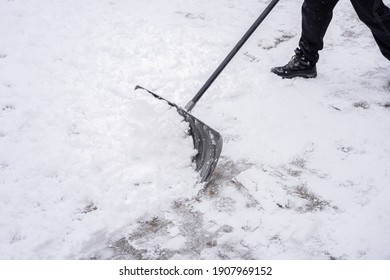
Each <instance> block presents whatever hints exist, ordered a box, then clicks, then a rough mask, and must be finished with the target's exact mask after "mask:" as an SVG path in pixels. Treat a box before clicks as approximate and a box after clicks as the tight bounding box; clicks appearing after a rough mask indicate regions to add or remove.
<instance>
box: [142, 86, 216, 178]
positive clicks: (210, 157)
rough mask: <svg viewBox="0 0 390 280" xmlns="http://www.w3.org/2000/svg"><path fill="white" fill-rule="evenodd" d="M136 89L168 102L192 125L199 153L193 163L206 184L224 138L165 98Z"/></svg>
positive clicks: (191, 131)
mask: <svg viewBox="0 0 390 280" xmlns="http://www.w3.org/2000/svg"><path fill="white" fill-rule="evenodd" d="M135 89H136V90H137V89H143V90H145V91H147V92H149V93H150V94H151V95H153V96H154V97H155V98H158V99H160V100H163V101H166V102H167V103H168V104H169V105H170V106H172V107H175V108H176V109H177V112H178V113H179V114H180V115H181V116H182V117H183V118H184V120H185V121H186V122H188V123H189V125H190V130H189V134H190V135H191V136H192V139H193V141H194V148H195V149H196V150H197V151H198V153H197V154H196V156H195V157H194V158H193V161H195V163H196V171H197V172H199V174H200V178H201V179H200V182H206V181H208V180H209V179H210V177H211V175H212V174H213V171H214V169H215V167H216V166H217V163H218V159H219V156H220V154H221V151H222V136H221V134H219V133H218V132H217V131H216V130H214V129H212V128H211V127H209V126H208V125H206V124H205V123H203V122H202V121H200V120H199V119H197V118H195V117H194V116H193V115H191V114H190V113H188V112H187V111H186V110H184V109H182V108H180V107H179V106H177V105H176V104H174V103H172V102H170V101H168V100H166V99H165V98H163V97H161V96H159V95H157V94H155V93H153V92H151V91H150V90H147V89H145V88H143V87H141V86H136V87H135Z"/></svg>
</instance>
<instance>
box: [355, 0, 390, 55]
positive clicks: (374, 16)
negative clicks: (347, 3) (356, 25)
mask: <svg viewBox="0 0 390 280" xmlns="http://www.w3.org/2000/svg"><path fill="white" fill-rule="evenodd" d="M351 2H352V5H353V7H354V8H355V11H356V13H357V14H358V16H359V18H360V19H361V20H362V21H363V22H364V23H365V24H366V25H367V26H368V27H369V28H370V29H371V32H372V34H373V35H374V38H375V41H376V42H377V44H378V46H379V49H380V50H381V52H382V54H383V55H384V56H385V57H386V58H387V59H388V60H390V9H389V8H388V7H387V6H386V5H385V4H383V1H382V0H351Z"/></svg>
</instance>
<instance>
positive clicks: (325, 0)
mask: <svg viewBox="0 0 390 280" xmlns="http://www.w3.org/2000/svg"><path fill="white" fill-rule="evenodd" d="M362 1H370V0H362ZM337 2H338V0H305V2H304V3H303V5H302V35H301V39H300V41H299V47H300V49H301V50H302V52H303V54H304V55H305V57H306V58H307V59H308V60H310V61H312V62H314V63H316V62H317V61H318V58H319V55H318V51H319V50H322V48H323V47H324V42H323V39H324V36H325V33H326V30H327V29H328V26H329V23H330V21H331V20H332V16H333V9H334V7H335V6H336V4H337Z"/></svg>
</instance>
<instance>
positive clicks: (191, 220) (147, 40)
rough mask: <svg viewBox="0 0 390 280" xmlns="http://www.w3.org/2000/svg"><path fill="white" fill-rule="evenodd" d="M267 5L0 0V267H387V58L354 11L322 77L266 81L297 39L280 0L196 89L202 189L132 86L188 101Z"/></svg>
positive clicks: (179, 140)
mask: <svg viewBox="0 0 390 280" xmlns="http://www.w3.org/2000/svg"><path fill="white" fill-rule="evenodd" d="M268 2H269V1H265V0H246V1H240V0H215V1H212V2H210V1H206V0H198V1H191V0H169V1H168V0H148V1H141V0H132V1H125V0H110V1H105V0H101V1H92V0H85V1H76V0H69V1H59V0H55V1H53V0H50V1H49V0H41V1H32V0H13V1H11V0H10V1H7V0H1V1H0V38H1V40H0V259H390V249H389V248H390V237H389V236H390V214H389V213H390V211H389V210H390V206H389V205H390V203H389V197H390V189H389V183H390V175H389V170H390V141H388V139H390V125H389V124H390V114H389V104H390V99H389V93H390V78H389V77H390V71H389V69H390V67H389V66H390V64H389V61H387V60H386V59H385V58H384V57H383V56H382V55H381V54H380V52H379V49H378V48H377V46H376V44H375V41H374V39H373V38H372V35H371V34H370V32H369V30H368V29H367V28H366V27H365V26H364V25H363V24H362V23H361V22H360V21H359V20H358V19H357V16H356V14H355V12H354V11H353V9H352V6H351V4H350V2H349V1H340V3H339V4H338V5H337V7H336V9H335V12H334V19H333V21H332V23H331V25H330V27H329V30H328V33H327V35H326V37H325V49H324V50H323V51H322V52H321V54H320V56H321V58H320V62H319V64H318V71H319V75H318V77H317V78H316V79H314V80H313V79H310V80H305V79H292V80H282V79H280V78H279V77H276V76H275V75H273V74H271V73H270V72H269V69H270V68H271V67H273V66H276V65H282V64H284V63H285V62H287V61H288V60H289V58H290V56H291V55H292V54H293V49H294V48H295V47H296V45H297V41H298V39H299V35H300V8H301V2H302V1H298V0H293V1H280V3H279V4H278V5H277V6H276V7H275V9H274V10H273V11H272V12H271V14H270V15H269V16H268V18H267V19H266V20H265V21H264V22H263V23H262V25H261V26H260V27H259V30H257V31H256V32H255V33H254V35H253V36H252V38H251V39H250V40H248V42H247V43H246V45H245V46H244V47H243V49H242V50H241V51H240V53H239V54H238V55H237V57H236V58H235V59H234V60H233V61H232V62H231V63H230V65H229V66H228V67H227V68H226V69H225V70H224V72H223V73H222V74H221V76H220V77H219V78H218V79H217V80H216V82H215V83H214V84H213V86H212V87H211V88H210V89H209V90H208V92H206V94H205V96H204V97H203V98H202V99H201V100H200V102H199V103H198V104H197V106H196V107H195V109H194V111H193V112H192V113H193V114H194V115H195V116H196V117H197V118H199V119H200V120H202V121H203V122H205V123H206V124H208V125H210V126H211V127H213V128H214V129H216V130H217V131H218V132H220V133H221V135H222V136H223V139H224V148H223V151H222V155H221V158H220V162H219V164H218V166H217V168H216V170H215V173H214V176H213V178H212V179H211V180H210V182H208V183H207V184H198V183H197V181H198V174H197V173H196V172H195V171H194V164H193V163H192V162H191V157H192V156H193V155H194V154H195V151H194V149H193V147H192V139H191V137H190V136H189V135H188V124H187V123H185V122H183V120H182V118H181V117H180V115H179V114H177V112H176V109H174V108H172V107H170V106H169V105H168V104H166V103H165V102H162V101H159V100H157V99H155V98H153V97H152V96H150V95H149V94H148V93H147V92H144V91H141V90H137V91H133V89H134V87H135V85H137V84H140V85H142V86H145V87H147V88H148V89H150V90H152V91H154V92H156V93H158V94H160V95H162V96H164V97H165V98H167V99H168V100H171V101H172V102H174V103H176V104H178V105H179V106H184V105H185V104H186V103H187V102H188V101H189V100H190V99H191V98H192V96H193V95H195V93H196V91H197V90H198V89H199V88H200V87H201V86H202V84H203V83H204V82H205V81H206V80H207V78H208V77H209V75H210V74H211V73H212V71H214V69H215V68H216V67H217V66H218V64H219V63H220V62H221V61H222V59H223V58H224V57H225V56H226V55H227V53H228V52H229V51H230V49H231V48H232V47H233V46H234V44H235V43H236V42H237V41H238V40H239V39H240V37H241V36H242V35H243V33H244V32H245V31H246V29H247V28H248V27H249V26H250V25H251V24H252V22H253V21H254V20H255V18H256V17H257V16H258V15H259V14H260V12H261V11H262V10H263V9H264V7H265V5H266V4H267V3H268ZM384 2H385V3H386V4H387V5H389V4H390V3H389V1H384Z"/></svg>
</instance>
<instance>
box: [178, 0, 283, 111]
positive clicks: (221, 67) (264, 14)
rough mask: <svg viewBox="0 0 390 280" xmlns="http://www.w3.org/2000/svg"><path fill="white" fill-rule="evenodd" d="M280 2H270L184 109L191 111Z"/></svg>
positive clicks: (277, 0) (276, 0)
mask: <svg viewBox="0 0 390 280" xmlns="http://www.w3.org/2000/svg"><path fill="white" fill-rule="evenodd" d="M278 2H279V0H272V1H271V3H269V4H268V6H267V7H266V8H265V10H264V11H263V12H262V13H261V15H260V16H259V17H258V18H257V20H256V21H255V22H254V23H253V24H252V26H251V27H250V28H249V29H248V31H247V32H246V33H245V34H244V36H243V37H242V38H241V40H240V41H239V42H238V43H237V44H236V45H235V46H234V48H233V49H232V50H231V51H230V53H229V54H228V55H227V57H226V58H225V59H224V60H223V61H222V63H221V64H220V65H219V66H218V68H217V69H216V70H215V71H214V73H213V74H212V75H211V76H210V78H209V79H208V80H207V81H206V83H205V84H204V85H203V86H202V88H201V89H200V90H199V91H198V93H197V94H196V95H195V96H194V97H193V98H192V100H191V101H190V102H188V104H187V105H186V106H185V107H184V109H186V110H187V111H188V112H190V111H191V110H192V109H193V108H194V107H195V105H196V103H197V102H198V101H199V99H200V98H201V97H202V96H203V94H204V93H205V92H206V91H207V89H208V88H209V87H210V86H211V85H212V83H213V82H214V81H215V79H216V78H217V77H218V76H219V74H221V72H222V71H223V70H224V69H225V67H226V66H227V65H228V63H229V62H230V61H231V60H232V59H233V57H234V56H235V55H236V54H237V52H238V51H239V50H240V49H241V47H242V46H243V45H244V44H245V42H246V41H247V40H248V39H249V37H250V36H251V35H252V34H253V32H255V30H256V29H257V27H259V25H260V24H261V23H262V22H263V20H264V19H265V18H266V17H267V16H268V14H269V13H270V12H271V11H272V9H273V8H274V7H275V5H276V4H277V3H278Z"/></svg>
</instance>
